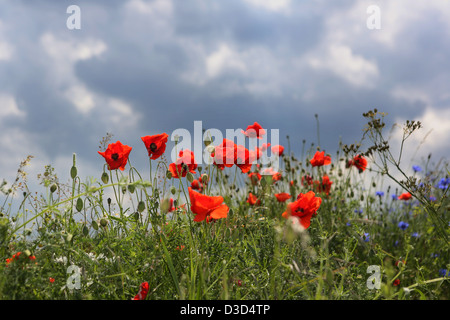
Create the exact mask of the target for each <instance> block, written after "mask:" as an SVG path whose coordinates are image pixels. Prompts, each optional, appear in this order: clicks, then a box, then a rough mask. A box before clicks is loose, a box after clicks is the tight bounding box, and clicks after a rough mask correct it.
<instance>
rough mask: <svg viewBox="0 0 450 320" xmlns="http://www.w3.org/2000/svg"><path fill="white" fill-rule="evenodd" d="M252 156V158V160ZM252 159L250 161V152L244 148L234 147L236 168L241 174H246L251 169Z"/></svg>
mask: <svg viewBox="0 0 450 320" xmlns="http://www.w3.org/2000/svg"><path fill="white" fill-rule="evenodd" d="M253 157H254V156H252V158H253ZM251 160H254V159H250V151H248V149H247V148H245V147H244V146H241V145H238V146H236V162H235V164H236V166H238V167H239V169H241V171H242V172H243V173H247V172H249V171H250V169H251V168H252V165H253V164H252V163H253V161H251Z"/></svg>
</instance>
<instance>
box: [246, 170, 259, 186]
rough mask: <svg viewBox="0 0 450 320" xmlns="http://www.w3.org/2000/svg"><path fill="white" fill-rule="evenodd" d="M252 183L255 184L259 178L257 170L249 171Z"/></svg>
mask: <svg viewBox="0 0 450 320" xmlns="http://www.w3.org/2000/svg"><path fill="white" fill-rule="evenodd" d="M248 177H249V178H250V181H251V183H252V185H254V186H255V185H257V184H258V181H259V180H261V175H260V174H259V173H258V172H251V173H249V174H248Z"/></svg>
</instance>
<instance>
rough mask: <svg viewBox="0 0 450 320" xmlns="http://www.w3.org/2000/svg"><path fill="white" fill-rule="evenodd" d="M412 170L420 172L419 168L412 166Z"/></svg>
mask: <svg viewBox="0 0 450 320" xmlns="http://www.w3.org/2000/svg"><path fill="white" fill-rule="evenodd" d="M412 168H413V170H414V172H419V171H422V168H421V167H419V166H413V167H412Z"/></svg>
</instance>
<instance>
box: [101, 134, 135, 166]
mask: <svg viewBox="0 0 450 320" xmlns="http://www.w3.org/2000/svg"><path fill="white" fill-rule="evenodd" d="M131 149H132V148H131V147H130V146H127V145H124V144H122V143H121V142H120V141H117V142H116V143H110V144H109V145H108V148H107V149H106V150H105V151H104V152H100V151H98V153H99V154H100V155H102V156H103V158H105V160H106V163H107V164H108V169H109V170H116V169H120V170H121V171H123V170H125V165H126V164H127V161H128V156H129V154H130V152H131Z"/></svg>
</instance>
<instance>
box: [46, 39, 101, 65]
mask: <svg viewBox="0 0 450 320" xmlns="http://www.w3.org/2000/svg"><path fill="white" fill-rule="evenodd" d="M40 42H41V45H42V46H43V47H44V49H45V51H46V52H47V53H48V54H49V55H50V56H51V57H52V58H53V59H56V60H58V61H60V60H63V61H64V62H65V63H66V64H68V61H71V62H76V61H79V60H87V59H90V58H92V57H97V56H100V55H101V54H102V53H103V52H105V51H106V49H107V46H106V44H105V43H104V42H103V41H101V40H95V39H87V40H84V41H81V42H80V41H70V40H60V39H57V38H55V36H54V35H53V34H51V33H45V34H44V35H42V37H41V39H40Z"/></svg>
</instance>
